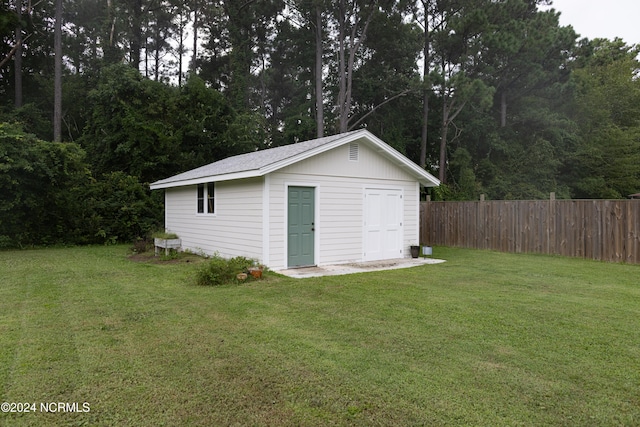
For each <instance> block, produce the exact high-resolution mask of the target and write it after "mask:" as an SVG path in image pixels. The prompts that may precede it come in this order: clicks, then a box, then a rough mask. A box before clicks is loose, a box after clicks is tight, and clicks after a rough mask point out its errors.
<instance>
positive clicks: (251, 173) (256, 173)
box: [149, 170, 262, 190]
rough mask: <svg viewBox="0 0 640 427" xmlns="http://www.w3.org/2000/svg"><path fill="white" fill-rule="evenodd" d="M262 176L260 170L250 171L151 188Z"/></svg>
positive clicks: (152, 187)
mask: <svg viewBox="0 0 640 427" xmlns="http://www.w3.org/2000/svg"><path fill="white" fill-rule="evenodd" d="M258 176H262V174H261V173H260V171H259V170H250V171H243V172H236V173H229V174H225V175H212V176H203V177H200V178H192V179H185V180H181V181H171V182H161V183H157V184H156V183H153V184H151V185H150V186H149V188H150V189H151V190H160V189H163V188H173V187H185V186H187V185H197V184H206V183H207V182H221V181H231V180H234V179H244V178H255V177H258Z"/></svg>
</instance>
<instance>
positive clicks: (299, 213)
mask: <svg viewBox="0 0 640 427" xmlns="http://www.w3.org/2000/svg"><path fill="white" fill-rule="evenodd" d="M314 203H315V189H314V188H313V187H289V191H288V206H289V210H288V230H287V235H288V247H287V251H288V254H289V255H288V259H287V264H288V266H289V267H305V266H310V265H315V257H314V253H313V250H314V246H315V243H314V232H315V218H314V213H315V205H314Z"/></svg>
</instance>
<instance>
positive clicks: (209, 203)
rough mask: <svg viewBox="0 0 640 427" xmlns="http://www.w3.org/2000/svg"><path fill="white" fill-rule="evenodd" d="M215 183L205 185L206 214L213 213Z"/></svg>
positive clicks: (214, 210)
mask: <svg viewBox="0 0 640 427" xmlns="http://www.w3.org/2000/svg"><path fill="white" fill-rule="evenodd" d="M215 190H216V187H215V182H209V183H207V213H210V214H212V213H215V212H216V209H215V193H216V192H215Z"/></svg>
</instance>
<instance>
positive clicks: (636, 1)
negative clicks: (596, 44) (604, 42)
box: [552, 0, 640, 44]
mask: <svg viewBox="0 0 640 427" xmlns="http://www.w3.org/2000/svg"><path fill="white" fill-rule="evenodd" d="M552 7H553V8H554V9H555V10H557V11H559V12H560V25H563V26H566V25H571V26H572V27H573V29H574V30H575V31H576V33H578V34H579V35H580V38H582V37H587V38H589V39H595V38H597V37H600V38H607V39H611V40H613V39H614V38H616V37H620V38H621V39H623V40H624V41H625V42H626V43H627V44H640V0H605V1H595V0H553V5H552Z"/></svg>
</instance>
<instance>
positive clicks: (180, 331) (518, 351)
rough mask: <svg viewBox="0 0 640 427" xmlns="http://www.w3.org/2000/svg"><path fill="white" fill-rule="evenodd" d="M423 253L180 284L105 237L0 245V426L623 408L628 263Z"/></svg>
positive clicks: (511, 416)
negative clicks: (398, 265) (363, 268)
mask: <svg viewBox="0 0 640 427" xmlns="http://www.w3.org/2000/svg"><path fill="white" fill-rule="evenodd" d="M434 252H435V256H436V257H440V258H444V259H447V260H448V262H446V263H444V264H439V265H426V266H422V267H415V268H411V269H405V270H393V271H386V272H373V273H366V274H357V275H349V276H334V277H326V278H314V279H304V280H295V279H289V278H284V277H280V276H277V275H275V274H273V273H272V274H270V275H269V276H268V278H267V280H264V281H261V282H252V283H248V284H243V285H228V286H222V287H197V286H194V285H193V284H192V278H193V274H194V271H195V269H196V268H197V265H196V263H194V262H190V263H186V262H176V263H172V264H152V263H141V262H132V261H131V260H129V259H128V258H127V248H126V247H125V246H110V247H80V248H69V249H44V250H29V251H10V252H0V277H1V278H0V283H1V284H0V401H1V402H35V403H36V404H37V405H40V402H69V403H72V402H78V403H79V407H80V409H82V403H84V402H87V403H88V404H89V405H90V411H89V412H84V413H61V412H56V413H42V412H40V407H39V406H38V407H37V409H38V412H36V413H25V414H16V413H0V425H11V426H13V425H38V426H42V425H56V426H58V425H91V426H96V425H98V426H100V425H104V426H110V425H128V426H151V425H153V426H161V425H167V426H185V425H203V426H214V425H215V426H218V425H220V426H223V425H238V426H240V425H242V426H244V425H256V426H257V425H273V426H281V425H285V426H286V425H295V426H299V425H301V426H315V425H317V426H324V425H363V426H365V425H366V426H371V425H383V426H391V425H393V426H411V425H473V426H501V425H503V426H518V425H524V426H541V425H549V426H558V425H576V426H589V425H593V426H607V425H615V426H618V425H627V426H634V425H636V426H637V425H640V266H634V265H615V264H606V263H601V262H593V261H586V260H581V259H568V258H560V257H548V256H538V255H510V254H503V253H496V252H485V251H475V250H462V249H451V248H435V251H434Z"/></svg>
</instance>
